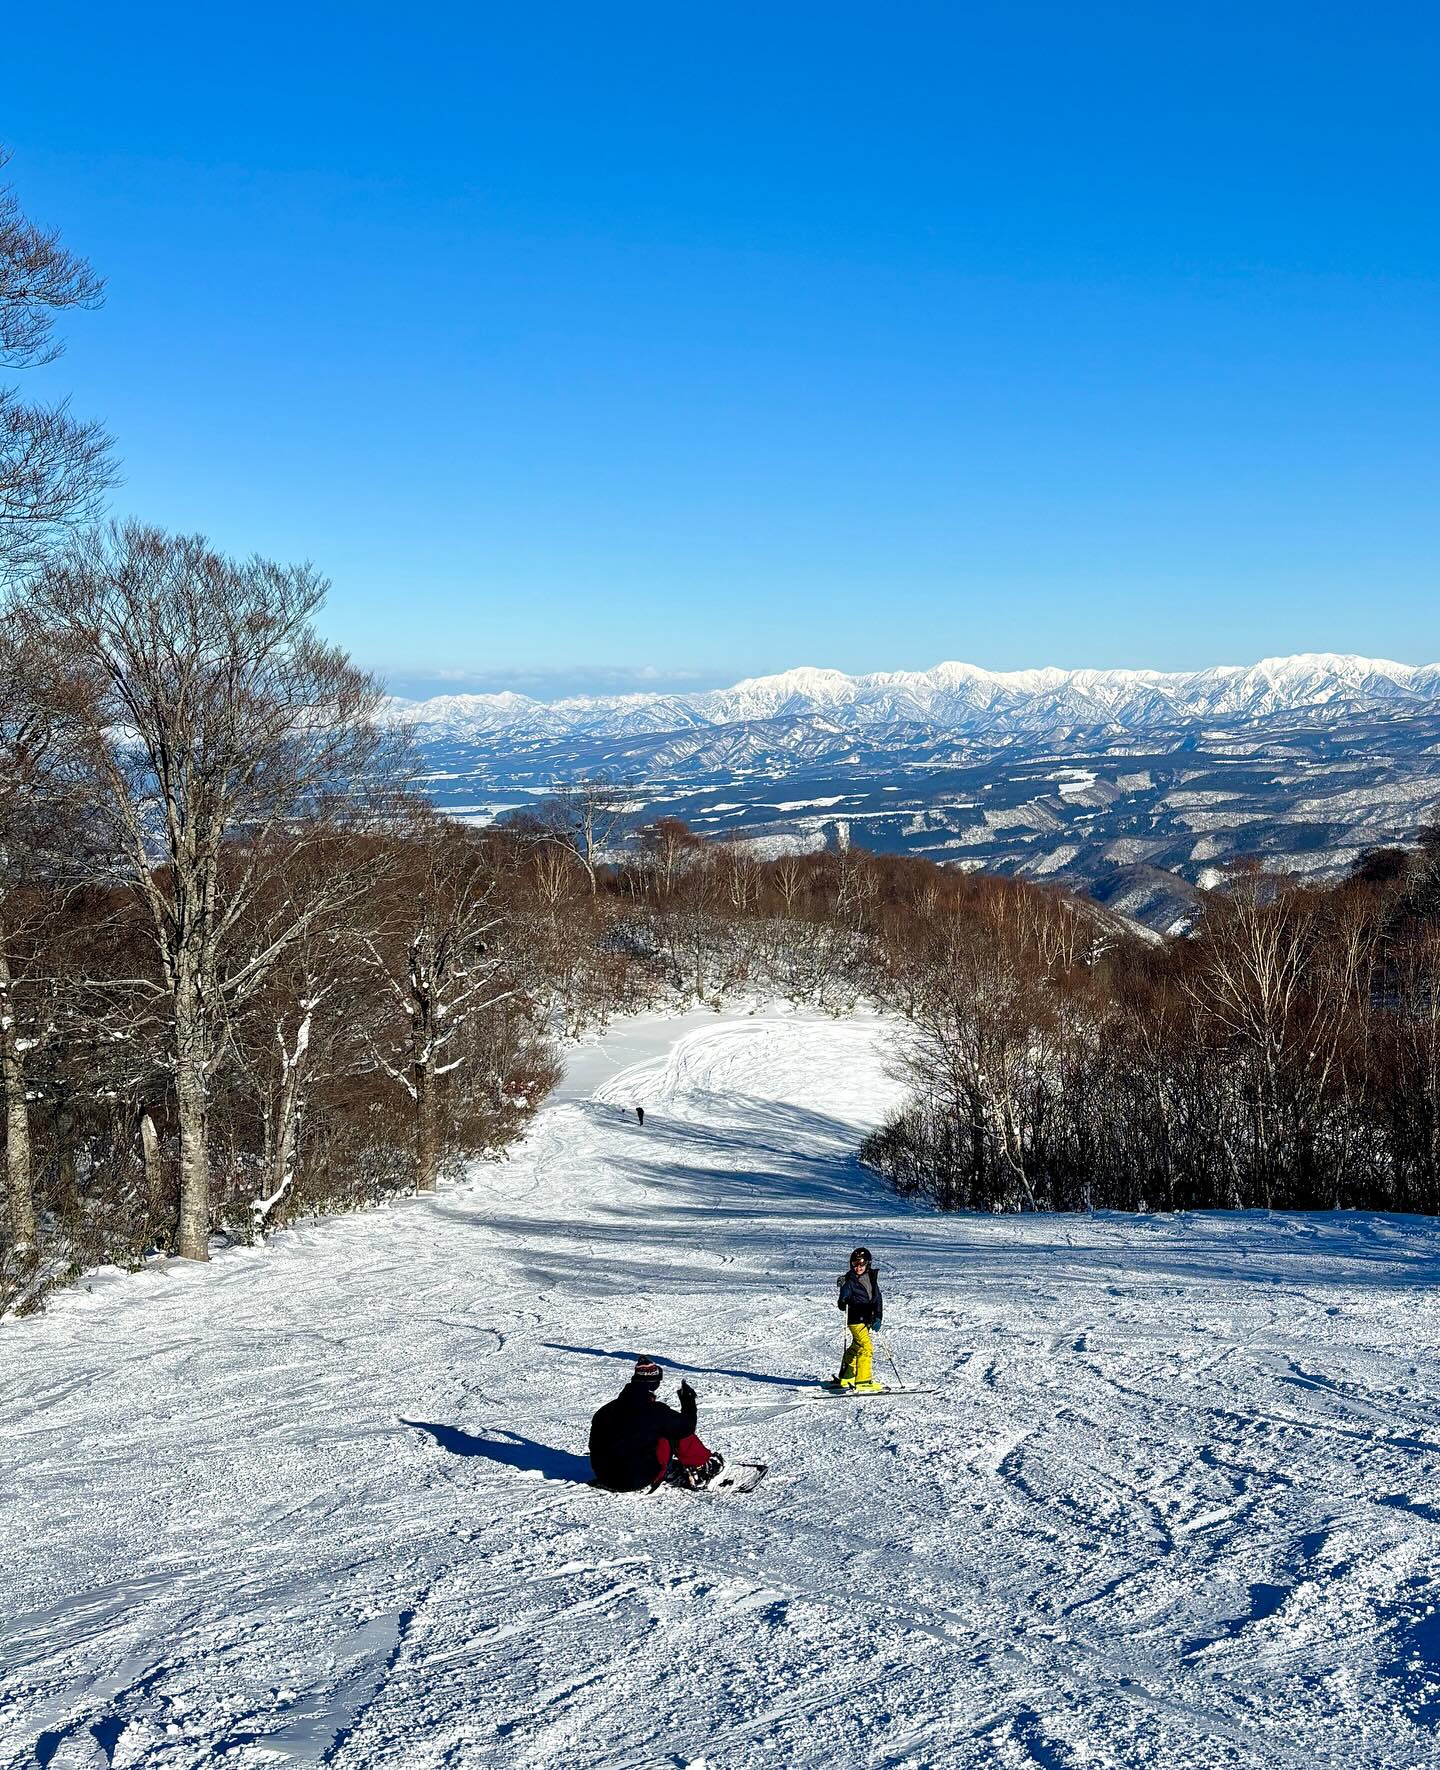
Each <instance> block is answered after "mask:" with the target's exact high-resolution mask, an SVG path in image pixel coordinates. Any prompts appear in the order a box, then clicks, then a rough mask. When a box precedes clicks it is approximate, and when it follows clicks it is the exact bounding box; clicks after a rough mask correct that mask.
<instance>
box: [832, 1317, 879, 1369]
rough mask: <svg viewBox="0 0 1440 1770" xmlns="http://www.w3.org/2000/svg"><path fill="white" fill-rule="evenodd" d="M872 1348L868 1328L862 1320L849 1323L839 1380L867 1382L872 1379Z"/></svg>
mask: <svg viewBox="0 0 1440 1770" xmlns="http://www.w3.org/2000/svg"><path fill="white" fill-rule="evenodd" d="M873 1358H874V1348H873V1346H872V1344H871V1341H870V1330H869V1328H868V1327H866V1326H865V1324H864V1322H863V1321H852V1322H851V1323H850V1344H849V1345H848V1346H847V1347H846V1348H845V1356H844V1357H843V1358H842V1359H841V1360H840V1381H841V1382H842V1383H868V1382H870V1381H871V1380H872V1378H871V1370H872V1360H873Z"/></svg>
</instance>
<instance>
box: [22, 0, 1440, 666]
mask: <svg viewBox="0 0 1440 1770" xmlns="http://www.w3.org/2000/svg"><path fill="white" fill-rule="evenodd" d="M6 38H7V61H8V62H9V68H10V77H9V79H7V81H6V94H5V103H4V106H3V110H0V139H3V140H5V141H7V142H8V143H9V144H10V146H11V147H12V148H13V150H14V156H15V157H14V163H13V165H12V167H11V172H10V176H11V177H12V179H13V180H14V182H15V183H16V185H17V186H18V188H19V190H20V192H21V195H22V198H23V200H24V202H25V204H26V206H27V208H28V209H29V210H30V212H31V213H32V214H33V215H35V216H36V217H37V218H38V219H40V220H43V221H45V222H46V223H53V224H55V225H58V226H59V227H60V228H61V229H62V231H63V233H64V236H65V238H66V240H67V242H68V243H70V244H72V245H73V246H74V247H76V248H77V249H79V250H81V251H83V252H85V253H86V254H88V255H89V256H90V258H91V259H92V260H93V262H94V263H95V265H96V267H97V269H99V270H100V271H101V272H102V273H103V274H104V275H105V276H106V278H107V280H108V285H109V297H108V302H107V305H106V307H105V308H104V309H103V310H102V311H101V312H100V313H98V314H95V315H89V316H80V317H77V318H76V319H75V320H74V322H73V323H71V324H70V325H69V326H68V328H67V335H68V338H69V350H68V353H67V355H66V356H65V357H64V358H63V359H62V360H61V362H60V363H59V364H57V365H56V366H55V367H54V368H53V369H49V370H45V371H43V372H42V373H43V382H42V380H41V377H40V376H39V375H37V376H32V377H31V380H32V383H33V384H34V385H36V386H37V387H40V386H43V387H44V388H46V389H47V390H48V389H54V390H57V391H59V390H65V391H69V392H70V393H71V394H72V395H73V398H74V403H75V407H76V409H77V410H78V411H80V412H83V413H87V414H89V413H96V414H99V415H102V416H103V417H104V418H105V419H106V420H107V421H108V423H109V424H110V426H111V428H112V429H113V430H114V432H115V434H116V436H117V438H118V441H119V444H120V450H121V454H122V457H123V461H124V467H125V475H126V480H125V484H124V485H123V487H122V488H121V489H120V491H119V493H118V494H117V497H116V508H117V510H119V511H121V512H123V513H127V514H128V513H133V514H137V515H142V516H145V517H147V518H150V519H152V520H155V521H158V522H160V523H162V524H164V525H166V526H169V527H172V528H178V529H186V530H200V531H203V532H205V533H208V534H210V535H211V536H213V537H214V538H215V539H217V540H218V541H220V542H221V543H222V544H223V545H225V546H226V547H228V548H231V549H234V550H237V551H244V552H248V551H252V550H258V551H261V552H264V553H267V554H272V555H276V556H279V557H283V558H310V559H313V560H314V561H316V563H317V564H319V565H320V566H321V567H322V568H323V569H324V570H325V571H326V572H327V573H329V575H330V576H331V577H332V578H333V580H334V586H335V587H334V591H333V593H332V597H331V601H330V604H329V607H328V611H327V615H326V627H327V630H328V631H329V632H330V634H331V635H332V636H333V637H335V638H337V639H339V640H340V641H342V642H343V643H344V644H346V645H347V646H349V647H350V649H351V650H352V651H353V652H354V653H355V655H356V656H357V657H358V658H359V659H360V660H361V661H362V662H364V663H366V664H367V665H369V666H371V667H375V668H378V669H380V670H382V671H384V672H385V673H387V674H388V675H389V676H390V677H391V679H392V680H393V681H394V682H395V684H396V685H397V686H398V687H401V688H402V689H407V690H419V689H424V688H427V687H432V686H436V685H440V684H444V683H449V684H452V685H453V686H456V687H469V686H487V687H488V686H494V685H496V684H498V683H506V682H513V683H514V684H515V685H517V686H520V687H522V688H525V689H527V690H528V691H529V692H535V693H542V694H543V693H548V692H558V691H560V690H563V689H567V688H570V687H574V686H593V687H616V686H622V687H623V686H627V685H631V684H634V685H635V686H652V685H653V686H670V685H672V684H685V683H696V684H699V683H706V684H708V683H715V682H723V681H730V680H733V679H735V678H736V677H738V676H741V675H744V674H749V673H758V672H761V671H765V670H772V669H783V668H786V667H788V666H790V665H794V664H800V663H813V664H825V665H833V666H836V667H838V668H841V669H847V670H862V669H888V668H923V667H925V666H928V665H930V664H933V663H935V662H938V661H939V660H941V659H942V658H961V659H966V660H970V661H973V662H976V663H980V664H984V665H988V666H990V667H993V668H1012V667H1019V666H1023V665H1029V664H1041V663H1059V664H1066V665H1082V664H1090V665H1104V664H1136V665H1139V664H1148V665H1154V666H1158V667H1161V668H1188V667H1192V666H1198V665H1202V664H1206V663H1214V662H1248V661H1251V660H1253V659H1254V658H1257V657H1260V656H1262V655H1267V654H1274V653H1283V652H1292V651H1305V650H1344V651H1360V652H1367V653H1371V654H1374V655H1381V656H1393V657H1398V658H1400V659H1402V660H1405V661H1410V662H1419V661H1430V660H1432V659H1435V658H1440V596H1437V593H1436V592H1437V588H1440V586H1437V581H1436V580H1437V570H1436V561H1437V557H1440V554H1437V541H1440V497H1437V495H1436V492H1437V484H1440V474H1437V468H1440V399H1437V395H1440V353H1437V349H1436V343H1437V335H1436V334H1437V305H1436V296H1437V292H1440V290H1437V284H1440V231H1437V228H1436V224H1435V191H1436V189H1437V175H1440V163H1437V162H1440V152H1437V145H1436V141H1437V136H1436V126H1435V120H1434V119H1435V85H1436V75H1437V64H1440V15H1437V14H1436V13H1435V12H1434V10H1433V9H1432V8H1429V7H1426V6H1421V5H1408V6H1389V5H1385V4H1379V5H1373V6H1371V7H1368V8H1363V9H1362V8H1359V7H1356V6H1354V5H1327V4H1324V3H1321V4H1313V3H1312V4H1306V5H1266V4H1264V3H1263V0H1261V3H1258V4H1248V5H1231V4H1225V3H1223V0H1222V3H1219V4H1209V5H1206V6H1203V7H1202V6H1185V7H1180V6H1173V7H1171V6H1156V5H1153V4H1149V3H1145V4H1140V3H1136V4H1130V5H1108V4H1105V3H1104V0H1097V3H1092V4H1088V5H1085V6H1076V5H1074V4H1073V0H1072V3H1070V4H1066V5H1032V4H1026V3H1025V0H1017V3H1015V4H1011V5H1006V6H999V5H994V6H990V5H987V6H968V5H955V4H951V5H910V4H905V3H903V0H900V3H897V4H892V5H887V6H884V7H881V6H879V5H866V4H859V3H846V0H839V3H837V0H830V3H829V4H826V5H804V4H785V3H783V0H782V3H781V4H776V3H775V0H771V3H770V4H768V5H765V6H756V5H748V4H735V5H730V6H726V7H714V8H682V7H676V6H674V5H673V4H670V5H658V4H645V3H637V4H624V5H615V6H596V5H586V6H559V5H553V6H551V5H545V4H543V3H540V4H534V5H530V6H526V7H515V6H506V7H498V6H494V7H492V6H489V5H483V4H482V5H474V6H463V7H462V6H441V5H426V4H423V3H421V4H417V5H414V6H411V7H409V8H397V7H395V6H393V5H385V6H378V5H370V4H364V3H358V4H332V5H326V6H315V5H305V4H303V3H302V4H296V5H292V6H287V7H284V8H281V7H278V6H273V5H269V4H264V3H262V4H255V5H249V6H247V7H245V8H243V9H240V8H210V9H206V8H196V7H193V6H186V7H184V8H181V7H172V6H168V5H163V4H161V5H148V6H145V7H142V8H134V9H126V8H117V7H113V6H101V5H99V4H87V5H77V4H71V3H69V0H52V4H50V5H49V6H47V7H45V8H30V9H28V12H26V13H25V14H24V15H23V16H20V17H17V18H16V19H12V20H7V25H6ZM16 69H20V70H24V77H23V78H20V79H17V78H16V77H15V70H16Z"/></svg>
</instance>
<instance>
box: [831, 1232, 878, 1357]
mask: <svg viewBox="0 0 1440 1770" xmlns="http://www.w3.org/2000/svg"><path fill="white" fill-rule="evenodd" d="M835 1282H836V1284H837V1285H838V1286H839V1287H840V1296H839V1306H840V1308H841V1309H843V1310H844V1311H845V1322H846V1325H847V1326H848V1327H849V1329H850V1344H849V1345H848V1346H847V1347H846V1348H845V1356H844V1358H843V1359H842V1360H841V1362H840V1375H839V1376H838V1377H837V1378H836V1381H837V1382H838V1383H839V1385H840V1387H841V1388H842V1389H865V1390H871V1389H879V1388H882V1387H883V1384H880V1383H877V1382H876V1381H875V1376H874V1368H873V1358H874V1348H873V1346H872V1344H871V1341H870V1330H871V1329H872V1328H878V1327H879V1326H880V1322H881V1320H882V1318H883V1317H884V1314H885V1305H884V1303H883V1302H882V1301H881V1297H880V1274H879V1273H878V1272H877V1271H876V1270H875V1267H874V1266H873V1265H872V1264H871V1260H870V1250H869V1248H856V1250H855V1252H854V1253H853V1254H851V1256H850V1270H849V1271H848V1272H844V1273H842V1274H841V1275H840V1277H839V1278H837V1279H836V1280H835Z"/></svg>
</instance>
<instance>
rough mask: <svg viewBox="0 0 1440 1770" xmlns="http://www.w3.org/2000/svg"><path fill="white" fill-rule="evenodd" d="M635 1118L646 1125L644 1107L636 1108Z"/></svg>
mask: <svg viewBox="0 0 1440 1770" xmlns="http://www.w3.org/2000/svg"><path fill="white" fill-rule="evenodd" d="M635 1117H636V1118H637V1119H638V1120H639V1121H640V1123H641V1124H642V1125H643V1124H644V1123H645V1108H644V1107H643V1106H637V1107H636V1108H635Z"/></svg>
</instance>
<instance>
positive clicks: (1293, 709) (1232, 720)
mask: <svg viewBox="0 0 1440 1770" xmlns="http://www.w3.org/2000/svg"><path fill="white" fill-rule="evenodd" d="M392 716H393V717H395V718H397V719H399V720H401V721H403V722H404V723H405V724H407V725H408V726H410V727H411V728H412V729H413V731H414V733H415V735H416V738H417V740H418V742H419V744H420V747H421V755H422V758H423V767H424V774H425V779H424V782H423V784H424V786H425V789H426V791H427V792H428V793H429V794H430V795H431V797H433V798H434V799H435V801H436V802H437V803H438V804H439V805H441V806H442V807H443V808H444V809H446V810H447V811H449V812H450V813H451V814H452V815H455V816H457V817H461V818H466V819H469V820H472V821H478V822H483V821H485V820H487V819H489V818H491V817H494V816H496V815H497V814H499V813H502V812H504V811H507V810H513V809H516V808H523V807H525V806H527V805H533V804H534V803H535V801H536V799H537V798H542V797H543V796H544V795H545V793H546V792H547V791H548V790H549V789H550V788H551V786H552V784H553V783H554V782H556V781H560V780H570V779H574V778H576V777H577V776H579V775H584V774H597V775H599V774H603V775H605V776H607V777H609V778H611V779H613V780H615V781H617V782H624V783H626V784H627V786H628V787H629V788H630V789H631V793H632V799H633V804H634V814H635V817H636V818H637V819H638V820H640V821H653V820H654V819H655V818H657V817H662V816H674V817H680V818H683V819H684V820H685V821H686V822H687V823H688V824H690V825H691V826H692V827H693V828H694V829H696V830H697V831H699V832H700V833H702V834H707V835H713V834H719V833H725V832H735V833H737V834H739V835H741V836H742V837H744V838H746V839H747V840H752V841H754V842H755V843H757V844H758V845H759V847H760V849H761V851H763V852H767V853H779V852H786V851H797V850H800V851H803V850H809V849H815V848H823V847H827V846H828V847H831V848H833V847H835V846H836V845H837V844H841V843H844V842H854V843H855V844H857V845H859V846H864V847H868V848H871V849H873V850H875V851H877V852H881V853H901V854H913V855H922V856H924V857H926V858H927V859H930V860H935V861H940V862H944V863H948V864H953V865H959V866H964V867H967V868H985V869H988V870H990V871H996V872H1004V873H1013V874H1017V875H1019V876H1022V877H1027V878H1034V879H1044V880H1054V881H1059V882H1061V883H1065V884H1068V885H1071V886H1075V887H1079V888H1081V889H1083V890H1085V891H1087V892H1090V893H1091V894H1093V895H1095V896H1097V897H1098V898H1100V899H1101V901H1103V902H1105V903H1108V904H1111V905H1112V906H1113V907H1115V908H1117V909H1121V910H1124V911H1126V912H1127V913H1130V914H1133V915H1135V916H1137V917H1138V918H1140V919H1141V920H1144V921H1147V922H1149V923H1150V924H1151V925H1152V926H1154V927H1156V928H1159V929H1162V930H1169V929H1171V928H1174V927H1177V926H1181V925H1183V924H1184V923H1185V922H1186V920H1187V918H1188V917H1189V915H1190V913H1191V910H1192V908H1193V904H1194V902H1195V898H1196V888H1197V887H1204V886H1206V885H1208V884H1210V883H1211V882H1213V879H1214V878H1215V877H1216V876H1217V875H1216V869H1217V867H1219V866H1221V865H1223V864H1224V863H1225V862H1226V861H1227V860H1229V859H1231V858H1233V857H1234V856H1235V855H1237V854H1253V855H1256V856H1258V857H1260V858H1261V859H1262V860H1263V861H1264V863H1265V864H1266V865H1267V866H1270V867H1272V868H1274V869H1276V870H1279V871H1285V872H1293V873H1296V874H1299V875H1301V876H1304V877H1324V876H1328V875H1333V874H1335V873H1337V872H1339V871H1342V870H1343V869H1344V868H1345V867H1346V866H1347V865H1349V864H1350V862H1351V861H1353V860H1354V858H1355V857H1356V856H1357V855H1358V854H1360V853H1362V852H1363V851H1364V850H1365V849H1366V848H1369V847H1373V846H1378V845H1383V844H1386V843H1390V842H1394V841H1397V840H1401V839H1403V838H1405V837H1407V836H1409V835H1410V834H1411V833H1412V832H1413V831H1414V829H1415V827H1416V826H1417V824H1419V823H1420V822H1422V821H1423V820H1424V819H1425V818H1426V817H1427V816H1429V815H1430V814H1431V813H1432V812H1433V811H1434V808H1435V805H1436V801H1437V796H1440V795H1437V787H1436V775H1435V759H1436V756H1437V754H1440V667H1437V666H1435V665H1429V666H1425V667H1421V668H1414V667H1410V666H1406V665H1401V664H1393V663H1389V662H1385V661H1383V660H1375V659H1366V658H1352V657H1339V656H1329V655H1304V656H1300V657H1295V658H1285V659H1267V660H1265V661H1264V662H1262V663H1260V664H1257V665H1254V666H1252V667H1249V668H1240V667H1233V668H1227V669H1216V670H1207V671H1199V672H1194V673H1191V674H1189V675H1165V674H1163V673H1161V672H1157V671H1138V670H1136V671H1127V670H1114V671H1061V670H1031V671H1016V672H1009V673H999V672H987V671H982V670H978V669H976V668H975V667H974V666H971V665H960V664H942V665H940V666H938V667H937V668H936V669H935V670H933V671H929V672H923V673H914V674H905V673H889V674H883V675H877V676H862V677H847V676H843V675H841V674H840V673H839V672H837V671H825V670H793V671H789V672H786V673H785V674H784V675H781V676H774V677H763V678H757V679H754V680H752V681H747V682H743V683H740V684H737V685H736V687H734V688H733V689H726V690H716V691H714V692H712V693H709V694H705V695H697V696H692V697H689V698H682V697H678V696H673V695H669V696H666V695H627V696H610V697H581V698H576V699H571V700H567V701H559V702H554V703H549V704H546V703H541V702H537V701H533V700H529V699H526V698H525V697H523V696H520V695H514V694H505V695H447V696H441V697H438V698H437V699H434V700H431V701H425V702H417V703H393V704H392Z"/></svg>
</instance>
